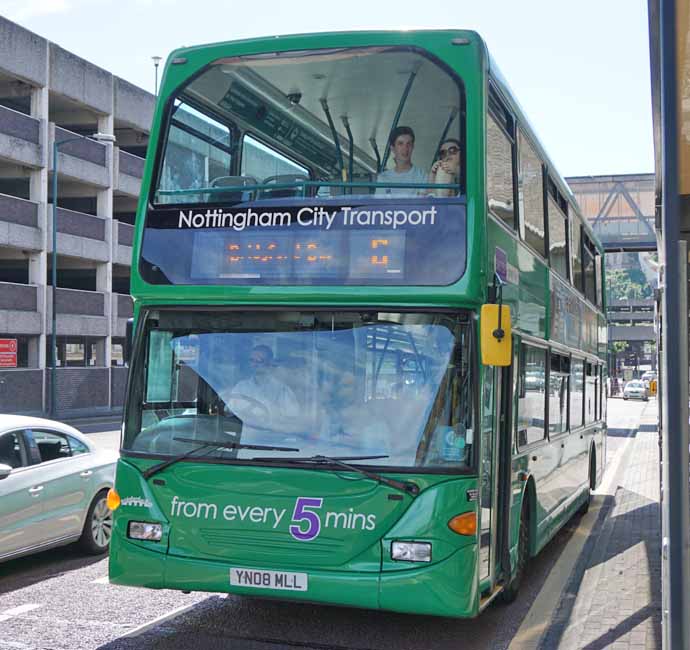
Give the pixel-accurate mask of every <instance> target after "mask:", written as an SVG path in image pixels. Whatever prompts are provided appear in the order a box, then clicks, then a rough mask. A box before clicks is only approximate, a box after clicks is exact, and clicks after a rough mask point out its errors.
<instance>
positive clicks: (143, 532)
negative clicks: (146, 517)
mask: <svg viewBox="0 0 690 650" xmlns="http://www.w3.org/2000/svg"><path fill="white" fill-rule="evenodd" d="M127 537H129V538H131V539H145V540H147V541H149V542H160V541H161V537H163V526H162V525H161V524H151V523H149V522H146V521H130V522H129V527H128V529H127Z"/></svg>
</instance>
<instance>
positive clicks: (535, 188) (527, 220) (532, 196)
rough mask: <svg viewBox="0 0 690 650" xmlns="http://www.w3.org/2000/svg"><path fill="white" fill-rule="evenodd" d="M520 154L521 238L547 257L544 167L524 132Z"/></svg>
mask: <svg viewBox="0 0 690 650" xmlns="http://www.w3.org/2000/svg"><path fill="white" fill-rule="evenodd" d="M518 153H519V158H520V166H519V170H520V171H519V176H518V193H519V197H520V236H521V237H522V239H523V240H524V241H525V242H527V243H528V244H529V245H530V246H531V247H532V248H533V249H534V250H535V251H536V252H537V253H539V255H541V256H542V257H546V235H545V222H544V171H543V165H542V162H541V159H540V158H539V154H538V153H537V152H536V150H535V149H534V147H533V146H532V144H531V142H530V141H529V140H528V139H527V137H526V136H525V134H524V133H523V131H522V129H519V135H518Z"/></svg>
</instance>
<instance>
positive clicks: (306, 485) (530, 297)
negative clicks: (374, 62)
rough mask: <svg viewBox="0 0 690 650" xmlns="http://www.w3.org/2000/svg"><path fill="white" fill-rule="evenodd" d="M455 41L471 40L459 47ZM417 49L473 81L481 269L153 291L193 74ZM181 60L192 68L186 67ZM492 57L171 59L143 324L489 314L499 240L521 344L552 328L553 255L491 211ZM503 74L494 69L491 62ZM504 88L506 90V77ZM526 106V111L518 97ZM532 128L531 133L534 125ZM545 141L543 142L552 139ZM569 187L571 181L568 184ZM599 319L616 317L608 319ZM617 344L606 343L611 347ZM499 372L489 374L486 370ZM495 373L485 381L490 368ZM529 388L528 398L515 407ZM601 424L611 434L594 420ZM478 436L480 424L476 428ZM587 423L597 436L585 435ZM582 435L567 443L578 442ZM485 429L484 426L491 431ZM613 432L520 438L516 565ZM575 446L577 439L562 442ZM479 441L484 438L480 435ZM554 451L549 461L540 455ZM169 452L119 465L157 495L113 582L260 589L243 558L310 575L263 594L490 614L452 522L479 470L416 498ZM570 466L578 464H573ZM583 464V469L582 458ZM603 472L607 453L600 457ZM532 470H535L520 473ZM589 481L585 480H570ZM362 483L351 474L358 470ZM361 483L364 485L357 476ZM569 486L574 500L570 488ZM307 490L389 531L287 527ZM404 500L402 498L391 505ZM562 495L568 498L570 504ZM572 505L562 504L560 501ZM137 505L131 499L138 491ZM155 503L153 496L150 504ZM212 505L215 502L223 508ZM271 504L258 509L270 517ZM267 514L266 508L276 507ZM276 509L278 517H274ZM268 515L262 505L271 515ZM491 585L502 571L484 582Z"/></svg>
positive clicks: (123, 530) (451, 48)
mask: <svg viewBox="0 0 690 650" xmlns="http://www.w3.org/2000/svg"><path fill="white" fill-rule="evenodd" d="M453 39H466V41H467V43H466V44H464V45H453V44H452V40H453ZM377 45H379V46H386V45H411V46H415V47H418V48H422V49H425V50H427V51H428V52H429V53H431V54H432V55H434V56H435V57H437V58H438V59H439V60H441V61H442V62H444V63H445V64H446V65H448V66H449V67H450V68H451V69H453V70H454V71H455V72H456V73H457V74H458V75H459V76H460V77H461V78H462V79H463V82H464V85H465V89H466V97H467V147H468V152H469V153H468V155H467V170H466V181H467V223H468V233H467V241H468V251H467V269H468V272H466V273H465V274H464V276H463V277H462V278H461V279H460V280H459V281H458V282H457V283H455V284H453V285H451V286H448V287H430V288H426V287H385V288H379V287H351V286H350V287H306V286H300V287H226V286H204V287H184V286H182V287H180V286H178V287H176V286H160V285H159V286H153V285H149V284H147V283H146V282H144V281H143V280H142V278H141V276H140V274H139V272H138V266H137V260H138V259H139V255H140V247H141V241H142V232H143V225H144V217H145V213H146V210H147V207H148V196H149V191H150V183H151V177H152V173H153V166H154V160H155V156H156V152H157V150H158V149H159V147H160V146H161V144H162V143H161V139H162V138H163V137H164V132H165V129H164V128H163V123H162V122H163V117H164V114H165V107H166V103H167V102H168V101H169V100H170V98H171V97H172V96H173V95H174V93H175V92H176V90H177V89H178V88H179V87H180V86H181V85H183V84H184V83H186V82H187V81H188V80H189V78H190V76H192V75H194V74H195V73H197V72H199V71H200V70H202V69H203V68H204V67H205V66H206V65H209V64H210V63H211V62H213V61H215V60H217V59H220V58H223V57H228V56H237V55H250V54H259V53H263V52H272V51H280V52H283V51H290V50H308V49H320V48H324V47H328V48H348V47H358V46H359V47H363V46H377ZM176 61H182V62H181V63H179V64H178V63H175V62H176ZM489 68H490V63H489V58H488V55H487V53H486V49H485V46H484V44H483V42H482V40H481V39H480V38H479V36H478V35H477V34H475V33H474V32H468V31H434V32H413V31H407V32H359V33H332V34H318V35H296V36H283V37H271V38H266V39H252V40H246V41H239V42H234V43H220V44H215V45H208V46H201V47H193V48H185V49H180V50H176V51H175V52H173V53H172V54H171V55H170V58H169V59H168V62H167V64H166V67H165V71H164V74H163V78H162V83H161V88H160V96H159V102H158V104H157V107H156V111H155V114H154V119H153V126H152V134H151V139H150V142H149V151H148V155H147V159H146V165H145V171H144V178H143V182H142V191H141V197H140V201H139V206H138V214H137V225H136V229H135V230H136V232H135V242H134V257H133V259H134V264H133V265H132V286H131V289H132V295H133V297H134V301H135V319H137V318H138V316H139V313H140V310H141V308H142V306H146V307H154V306H157V305H161V306H162V305H179V306H182V305H203V306H209V305H217V306H222V305H247V306H254V305H261V306H280V305H300V306H302V305H310V304H311V305H318V306H322V307H329V306H342V307H347V306H370V307H376V306H380V307H384V306H387V305H395V306H400V307H416V308H424V307H427V308H433V307H466V308H470V309H475V310H477V314H478V308H479V306H480V305H481V304H482V303H484V302H485V301H486V300H487V295H488V285H489V284H490V281H491V278H492V277H493V271H494V252H495V248H496V247H497V246H498V247H500V248H501V249H503V250H504V251H505V252H506V254H507V259H508V261H509V263H510V264H511V265H513V266H514V267H515V268H516V269H518V272H519V281H518V282H517V283H511V284H508V285H507V286H506V287H505V289H504V292H503V297H504V301H505V303H506V304H509V305H510V306H511V308H512V315H513V328H514V332H515V334H516V337H515V344H516V345H518V344H519V341H520V337H521V336H522V335H531V336H533V337H537V338H539V339H542V340H547V339H548V338H549V333H550V327H551V320H550V318H551V316H552V315H551V314H550V308H551V303H550V300H549V291H550V284H549V283H550V272H549V270H548V268H547V267H546V266H545V264H544V263H543V262H541V261H540V260H538V259H537V258H536V257H535V256H534V255H533V254H532V253H531V252H530V250H529V249H528V248H527V247H526V246H525V245H524V244H522V243H521V242H519V240H518V239H517V238H516V237H515V235H514V234H513V233H509V232H508V231H507V230H506V229H504V228H502V227H500V226H498V225H497V224H496V223H494V222H493V220H492V219H489V218H487V214H486V199H485V128H486V117H485V111H486V104H487V99H486V88H487V83H488V74H489ZM491 69H492V71H493V66H491ZM497 83H499V86H500V87H501V88H502V89H503V90H504V93H505V92H507V89H506V87H504V85H503V82H502V81H500V77H499V78H498V80H497ZM511 107H512V108H513V110H514V111H515V112H516V114H517V115H518V119H522V114H521V113H520V112H519V107H518V106H517V104H516V103H515V102H512V100H511ZM530 132H531V131H530ZM540 151H541V150H540ZM557 180H558V182H559V186H560V187H561V188H562V189H563V191H564V193H566V194H569V192H567V187H566V186H565V184H564V183H563V182H562V180H561V179H560V178H558V179H557ZM597 319H598V320H597V322H598V324H599V330H600V331H601V326H602V325H603V323H604V320H603V316H602V315H601V314H600V313H599V314H597ZM597 351H598V353H599V355H600V356H601V355H603V354H604V353H605V344H604V346H603V347H602V346H601V343H599V347H598V350H597V349H595V350H592V351H591V352H593V353H596V352H597ZM483 374H485V373H484V372H481V371H480V375H479V376H480V377H481V376H482V375H483ZM482 381H483V379H482ZM515 404H517V396H514V405H515ZM595 429H596V431H595ZM477 431H479V426H477ZM579 433H582V436H580V435H579ZM566 438H567V440H566ZM477 439H479V435H478V434H477ZM604 444H605V431H604V430H602V428H601V427H590V428H589V429H587V430H584V429H583V430H582V431H581V432H575V433H571V434H569V435H566V436H565V437H563V436H562V437H561V438H559V439H556V440H554V441H552V442H548V441H545V443H544V444H542V445H541V446H540V447H539V449H538V450H536V451H538V452H539V454H537V453H536V451H535V450H532V449H529V450H527V451H525V450H518V449H516V448H515V447H513V467H512V473H511V494H512V496H511V503H510V513H511V514H510V539H511V542H510V554H511V558H512V566H513V567H515V560H516V544H517V537H518V528H519V522H520V512H521V507H522V503H523V500H524V499H527V498H531V497H529V494H530V492H529V490H532V489H534V497H533V498H531V499H532V503H531V505H532V509H533V510H532V512H533V513H534V514H533V520H532V525H533V531H532V536H531V551H532V554H534V553H536V552H537V551H538V550H539V549H540V548H541V547H542V546H543V545H544V544H545V543H546V542H547V541H548V539H550V538H551V537H552V536H553V534H555V532H556V531H557V530H558V529H559V528H560V526H562V525H563V523H564V522H565V521H566V520H567V519H568V518H569V517H570V516H571V514H572V513H573V512H574V510H575V509H576V508H577V507H578V506H579V505H580V504H581V503H582V502H583V500H584V499H585V498H586V496H587V490H586V482H587V476H586V474H585V475H581V473H580V472H579V471H577V472H575V471H574V469H573V468H574V467H575V464H574V463H576V462H580V463H583V461H584V462H586V460H587V459H588V457H589V456H588V454H589V449H590V446H592V445H594V448H595V449H596V453H597V458H598V459H601V458H603V449H604ZM562 445H563V446H562ZM476 446H477V447H478V446H479V445H478V444H477V445H476ZM533 455H540V456H543V458H544V459H545V460H544V461H543V462H541V464H540V461H537V462H534V461H533V460H532V456H533ZM155 462H157V461H154V460H150V459H142V458H136V457H133V456H131V455H128V454H127V453H126V452H125V453H124V457H123V458H122V459H121V460H120V461H119V465H118V473H117V480H116V487H117V490H118V492H119V494H120V496H121V497H122V498H123V499H126V498H127V497H135V498H139V499H143V500H144V501H143V502H145V503H146V504H147V505H146V506H142V505H123V506H121V507H120V508H119V509H118V510H117V511H116V512H115V513H114V514H115V516H114V532H113V539H112V542H111V554H110V579H111V582H113V583H115V584H122V585H134V586H146V587H151V588H176V589H184V590H203V591H217V592H230V591H232V592H234V593H247V594H252V595H257V590H256V589H253V588H248V587H232V588H231V586H230V580H229V570H230V567H232V566H238V567H244V568H260V569H268V570H277V571H283V570H285V571H295V572H299V571H304V572H308V575H309V591H308V592H296V591H274V590H262V591H261V593H260V595H264V596H274V597H278V598H284V599H294V600H308V601H312V602H313V601H316V602H323V603H331V604H339V605H348V606H358V607H367V608H371V609H387V610H393V611H399V612H410V613H421V614H434V615H442V616H460V617H465V616H475V615H476V614H477V613H478V612H479V599H480V584H479V579H478V575H479V561H478V557H479V554H478V552H477V548H478V544H479V540H478V538H477V536H472V537H463V536H459V535H456V534H455V533H453V532H452V531H450V529H449V528H448V527H447V523H448V521H449V520H450V519H451V518H452V517H453V516H455V515H457V514H461V513H462V512H467V511H471V510H473V509H475V508H477V507H478V504H477V502H476V501H470V500H469V497H468V491H475V490H478V488H479V487H480V486H479V485H478V479H477V478H476V477H463V476H440V475H428V474H426V475H425V474H421V473H420V474H415V475H410V474H404V475H403V474H400V475H397V476H396V475H394V474H391V476H394V477H396V478H399V479H403V480H413V481H414V482H415V483H416V484H417V485H419V487H420V488H421V493H420V495H419V496H418V497H417V498H416V499H412V498H411V497H410V496H408V495H402V494H401V493H400V492H396V491H395V490H392V489H390V488H388V487H385V486H381V485H376V484H375V483H374V482H372V481H370V480H368V479H362V478H361V477H360V476H359V475H356V474H352V473H348V472H338V473H337V474H336V473H335V472H330V471H325V470H318V469H301V468H291V469H288V468H275V467H273V468H270V467H269V468H266V467H246V466H245V467H243V466H238V465H232V466H230V465H223V464H209V463H206V464H201V463H191V462H182V463H179V464H177V465H174V466H172V467H171V468H169V469H166V470H165V471H163V472H161V473H160V474H158V475H156V477H155V478H156V479H158V480H159V481H160V480H162V481H164V484H163V485H154V484H153V480H150V481H148V482H147V481H145V480H144V479H143V477H142V474H141V471H142V470H145V469H146V468H147V467H149V466H151V465H153V464H154V463H155ZM566 463H568V467H567V468H566V467H565V464H566ZM581 466H582V465H581ZM598 467H599V471H598V475H599V476H600V474H601V462H598ZM523 474H524V476H526V477H529V478H528V480H526V481H525V480H522V478H521V476H522V475H523ZM565 475H570V476H576V477H577V479H579V480H574V481H573V483H571V484H570V485H567V484H565V483H564V482H563V481H564V478H563V477H564V476H565ZM346 479H347V480H346ZM348 480H350V481H351V482H348ZM558 495H561V496H560V497H559V496H558ZM175 496H177V497H178V500H179V499H182V500H184V501H186V502H194V503H196V504H197V505H198V504H199V503H204V504H216V506H217V508H218V510H217V513H218V514H217V515H216V516H215V517H214V518H211V516H210V515H209V516H208V517H207V518H203V519H202V520H200V519H198V518H194V517H189V518H185V517H179V516H177V517H174V516H171V511H172V508H173V505H172V503H173V497H175ZM300 496H307V497H321V498H323V499H324V512H325V511H333V512H348V511H349V509H350V508H352V509H353V512H354V511H362V512H364V511H366V513H367V514H372V515H375V517H376V526H375V529H374V530H356V531H350V530H347V531H344V530H327V529H326V530H324V534H323V537H321V536H319V538H318V539H317V540H315V541H314V542H299V541H296V540H294V539H293V538H291V537H290V535H289V533H288V532H287V530H288V529H287V528H286V526H287V525H288V523H289V522H288V521H287V519H289V517H290V515H291V514H292V511H291V507H292V505H294V502H295V499H296V498H297V497H300ZM390 496H392V497H394V499H397V497H399V496H400V497H402V499H401V500H390V499H389V497H390ZM559 499H560V500H559ZM556 501H558V503H556ZM130 503H131V502H130ZM149 504H150V505H149ZM228 504H234V505H236V506H239V507H241V508H245V509H246V508H247V507H248V506H251V507H257V508H269V507H270V508H277V509H279V510H282V509H283V508H284V509H286V513H285V515H284V517H285V518H284V519H283V520H282V521H281V522H280V524H278V525H277V526H276V529H275V530H272V529H270V527H269V526H268V524H267V523H266V524H264V523H263V522H262V523H261V524H258V523H249V522H247V521H246V520H245V521H244V522H243V523H242V524H241V525H239V524H238V522H237V521H235V520H233V521H225V520H224V519H223V517H222V512H223V508H224V507H225V506H226V505H228ZM204 512H210V511H209V510H208V508H207V509H206V510H204ZM258 512H259V511H257V513H258ZM262 512H264V511H262ZM269 516H270V515H269ZM257 519H258V514H257ZM130 520H141V521H154V522H160V523H162V524H163V538H162V540H161V541H160V542H144V541H133V540H130V539H128V538H127V525H128V522H129V521H130ZM393 540H411V541H418V542H419V541H422V542H423V541H429V542H432V545H433V557H432V562H430V563H429V564H415V563H409V562H395V561H393V560H391V558H390V544H391V542H392V541H393ZM484 587H487V588H491V587H492V585H491V583H490V582H487V583H482V588H484Z"/></svg>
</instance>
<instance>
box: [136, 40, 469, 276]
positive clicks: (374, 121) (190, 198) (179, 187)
mask: <svg viewBox="0 0 690 650" xmlns="http://www.w3.org/2000/svg"><path fill="white" fill-rule="evenodd" d="M167 123H168V127H167V128H168V131H167V137H166V138H165V142H164V146H163V147H162V149H161V151H160V153H159V157H158V165H157V173H156V176H155V179H154V184H153V189H152V192H151V196H150V204H151V208H150V210H149V213H148V215H147V222H146V230H145V234H144V241H143V247H142V263H141V267H140V268H141V271H142V274H143V276H144V278H145V279H146V280H148V281H149V282H153V283H173V284H242V285H246V284H250V285H254V284H257V285H262V284H271V285H275V284H279V285H288V284H299V285H304V284H331V285H339V284H355V285H367V284H382V285H385V284H397V285H400V284H403V285H411V284H415V285H446V284H451V283H452V282H454V281H456V280H457V279H458V278H459V277H460V276H461V275H462V273H463V270H464V266H465V257H466V241H465V240H466V223H465V205H464V204H465V202H464V197H463V195H464V186H465V181H464V179H465V173H464V169H465V165H464V161H465V147H464V94H463V90H462V85H461V83H460V81H459V80H458V79H457V78H456V77H455V76H452V75H451V74H450V73H449V72H448V71H447V70H446V69H444V68H443V67H442V66H441V65H440V64H438V63H436V62H434V61H432V60H431V59H430V58H428V57H427V56H425V55H423V54H421V53H420V52H417V51H413V50H410V49H409V48H366V49H346V50H343V49H341V50H337V51H336V50H327V51H305V52H290V53H286V54H271V55H270V56H268V55H264V56H255V57H240V58H229V59H224V60H221V61H217V62H216V63H214V64H213V65H211V66H209V67H208V68H206V69H205V70H204V71H203V72H202V73H201V74H199V75H198V76H196V77H195V78H193V79H192V80H191V81H190V82H189V84H187V85H186V86H184V87H183V88H182V89H181V90H180V91H179V92H178V93H177V95H176V97H175V98H174V99H173V100H172V101H171V102H170V103H169V113H168V120H167Z"/></svg>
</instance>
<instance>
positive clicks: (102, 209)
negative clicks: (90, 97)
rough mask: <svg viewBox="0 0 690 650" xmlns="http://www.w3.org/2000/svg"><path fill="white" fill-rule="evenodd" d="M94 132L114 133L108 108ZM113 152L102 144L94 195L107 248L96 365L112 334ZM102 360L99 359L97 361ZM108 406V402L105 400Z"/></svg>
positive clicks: (100, 281)
mask: <svg viewBox="0 0 690 650" xmlns="http://www.w3.org/2000/svg"><path fill="white" fill-rule="evenodd" d="M98 132H99V133H107V134H109V135H114V133H115V116H114V115H113V111H112V110H111V112H110V114H109V115H103V116H101V117H99V118H98ZM114 152H115V147H114V146H113V143H112V142H109V143H107V144H106V164H107V166H108V177H109V182H108V187H107V188H105V189H103V190H100V191H99V192H98V195H97V197H96V214H98V216H99V217H103V218H104V219H106V224H105V226H106V227H105V238H106V245H107V249H108V261H107V262H106V263H105V264H99V265H98V267H97V271H96V288H97V289H98V291H101V292H103V294H104V297H105V318H106V327H107V337H106V338H105V339H104V340H103V343H102V344H101V343H99V344H98V348H97V350H101V348H102V350H103V352H102V354H101V353H100V352H97V357H96V358H97V359H98V365H99V366H101V365H103V366H105V367H106V368H110V365H111V357H112V345H111V344H112V335H113V314H112V305H113V299H112V295H113V257H114V251H113V246H114V245H116V244H115V243H114V242H113V227H112V224H113V186H114V182H113V181H114ZM101 362H102V363H101ZM110 384H111V382H110V381H109V382H108V394H109V397H108V401H109V402H110V395H112V390H111V385H110ZM109 406H110V404H109Z"/></svg>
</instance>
